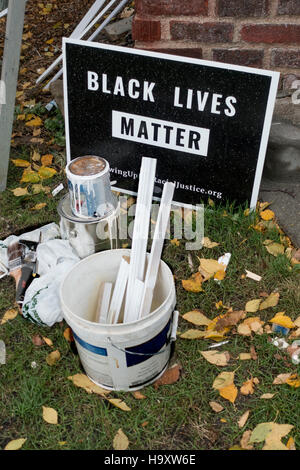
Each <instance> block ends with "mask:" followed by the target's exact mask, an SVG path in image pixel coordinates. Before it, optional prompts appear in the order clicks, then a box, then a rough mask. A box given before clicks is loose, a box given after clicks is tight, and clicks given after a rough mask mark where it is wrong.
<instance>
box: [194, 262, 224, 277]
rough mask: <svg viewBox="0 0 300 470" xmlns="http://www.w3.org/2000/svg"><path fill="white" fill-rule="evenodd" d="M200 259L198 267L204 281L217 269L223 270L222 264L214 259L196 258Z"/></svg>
mask: <svg viewBox="0 0 300 470" xmlns="http://www.w3.org/2000/svg"><path fill="white" fill-rule="evenodd" d="M198 259H199V261H200V266H199V268H198V270H199V272H200V273H201V274H202V276H203V277H204V281H207V280H208V279H210V278H211V277H213V276H214V274H216V272H218V271H224V265H223V264H220V263H218V261H216V260H214V259H205V258H198Z"/></svg>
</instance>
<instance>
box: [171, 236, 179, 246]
mask: <svg viewBox="0 0 300 470" xmlns="http://www.w3.org/2000/svg"><path fill="white" fill-rule="evenodd" d="M171 244H172V245H175V246H179V245H180V242H179V240H177V238H173V240H171Z"/></svg>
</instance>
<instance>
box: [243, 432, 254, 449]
mask: <svg viewBox="0 0 300 470" xmlns="http://www.w3.org/2000/svg"><path fill="white" fill-rule="evenodd" d="M251 434H252V431H250V430H249V431H245V432H244V434H243V435H242V439H241V441H240V445H241V448H242V449H245V450H252V449H253V446H251V445H249V440H250V437H251Z"/></svg>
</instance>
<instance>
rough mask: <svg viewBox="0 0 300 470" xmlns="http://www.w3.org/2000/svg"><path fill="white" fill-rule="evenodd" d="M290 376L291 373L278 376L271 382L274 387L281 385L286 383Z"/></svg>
mask: <svg viewBox="0 0 300 470" xmlns="http://www.w3.org/2000/svg"><path fill="white" fill-rule="evenodd" d="M291 376H292V373H288V374H279V375H277V377H275V379H274V380H273V384H274V385H282V384H285V383H286V381H287V380H288V379H289V378H290V377H291Z"/></svg>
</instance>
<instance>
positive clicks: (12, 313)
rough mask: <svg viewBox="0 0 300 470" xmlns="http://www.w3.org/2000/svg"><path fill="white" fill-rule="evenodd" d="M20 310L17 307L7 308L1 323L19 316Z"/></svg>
mask: <svg viewBox="0 0 300 470" xmlns="http://www.w3.org/2000/svg"><path fill="white" fill-rule="evenodd" d="M18 313H19V312H18V310H17V309H16V308H10V309H9V310H6V312H5V314H4V315H3V317H2V319H1V322H0V325H4V323H6V322H8V321H10V320H13V319H14V318H16V317H17V316H18Z"/></svg>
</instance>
